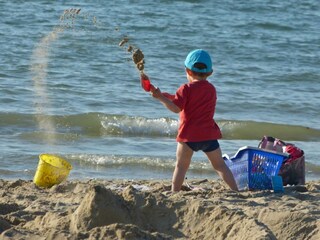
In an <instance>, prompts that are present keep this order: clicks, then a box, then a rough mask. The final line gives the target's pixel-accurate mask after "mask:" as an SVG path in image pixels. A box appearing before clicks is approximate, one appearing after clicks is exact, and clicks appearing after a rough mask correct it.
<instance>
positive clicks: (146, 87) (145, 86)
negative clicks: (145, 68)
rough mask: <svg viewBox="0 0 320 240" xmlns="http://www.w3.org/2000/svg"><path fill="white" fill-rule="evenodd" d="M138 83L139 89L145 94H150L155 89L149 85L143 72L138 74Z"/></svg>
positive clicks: (147, 78) (148, 80)
mask: <svg viewBox="0 0 320 240" xmlns="http://www.w3.org/2000/svg"><path fill="white" fill-rule="evenodd" d="M140 83H141V87H142V88H143V89H144V90H145V91H146V92H150V91H151V92H152V91H153V90H154V89H155V87H154V86H153V85H152V84H151V82H150V79H149V77H148V76H147V75H146V74H144V73H143V72H141V73H140Z"/></svg>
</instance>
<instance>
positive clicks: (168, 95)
mask: <svg viewBox="0 0 320 240" xmlns="http://www.w3.org/2000/svg"><path fill="white" fill-rule="evenodd" d="M162 95H163V96H165V97H166V98H168V99H170V100H171V101H172V100H173V99H174V95H173V94H170V93H167V92H163V93H162Z"/></svg>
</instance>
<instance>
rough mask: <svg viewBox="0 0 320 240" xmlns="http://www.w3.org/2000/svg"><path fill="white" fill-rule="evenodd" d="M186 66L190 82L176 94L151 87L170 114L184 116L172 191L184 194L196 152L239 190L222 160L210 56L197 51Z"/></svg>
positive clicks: (181, 117) (192, 53)
mask: <svg viewBox="0 0 320 240" xmlns="http://www.w3.org/2000/svg"><path fill="white" fill-rule="evenodd" d="M184 63H185V67H186V74H187V79H188V83H186V84H183V85H182V86H180V88H179V89H178V90H177V92H176V94H175V95H170V94H165V93H161V91H160V89H159V88H151V93H152V96H153V97H154V98H156V99H158V100H159V101H160V102H161V103H162V104H163V105H164V106H165V107H167V108H168V109H169V110H170V111H172V112H175V113H179V114H180V123H179V130H178V135H177V142H178V146H177V152H176V157H177V160H176V166H175V170H174V173H173V177H172V189H171V190H172V191H173V192H176V191H180V189H181V186H182V184H183V181H184V179H185V175H186V172H187V170H188V168H189V165H190V162H191V157H192V155H193V152H194V151H198V150H202V151H203V152H204V153H205V154H206V155H207V157H208V159H209V160H210V162H211V164H212V166H213V168H214V169H215V170H216V171H217V173H218V174H219V176H220V177H221V178H222V179H223V180H224V181H225V182H226V184H227V185H228V186H229V187H230V188H231V189H232V190H235V191H238V187H237V184H236V182H235V180H234V178H233V175H232V173H231V171H230V169H229V168H228V167H227V165H226V164H225V162H224V160H223V158H222V154H221V150H220V146H219V142H218V140H217V139H220V138H221V137H222V135H221V132H220V129H219V127H218V125H217V124H216V122H215V121H214V119H213V116H214V112H215V106H216V100H217V96H216V89H215V87H214V86H213V85H212V84H211V83H209V82H208V81H207V77H209V76H210V75H211V74H212V72H213V70H212V61H211V58H210V55H209V54H208V53H207V52H206V51H204V50H202V49H196V50H194V51H191V52H190V53H189V54H188V56H187V58H186V60H185V62H184ZM144 77H147V76H144Z"/></svg>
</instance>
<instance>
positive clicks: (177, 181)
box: [171, 142, 193, 192]
mask: <svg viewBox="0 0 320 240" xmlns="http://www.w3.org/2000/svg"><path fill="white" fill-rule="evenodd" d="M176 155H177V156H176V157H177V161H176V167H175V169H174V172H173V177H172V186H171V190H172V191H173V192H178V191H180V189H181V186H182V184H183V181H184V178H185V176H186V172H187V170H188V168H189V166H190V162H191V157H192V155H193V151H192V149H191V148H189V147H188V145H187V144H185V143H182V142H181V143H180V142H178V145H177V153H176Z"/></svg>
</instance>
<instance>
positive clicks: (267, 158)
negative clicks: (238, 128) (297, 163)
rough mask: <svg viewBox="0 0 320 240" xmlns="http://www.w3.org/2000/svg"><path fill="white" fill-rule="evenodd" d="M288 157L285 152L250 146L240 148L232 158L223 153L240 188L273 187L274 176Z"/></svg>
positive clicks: (262, 188)
mask: <svg viewBox="0 0 320 240" xmlns="http://www.w3.org/2000/svg"><path fill="white" fill-rule="evenodd" d="M288 157H289V155H288V154H285V153H278V152H274V151H270V150H265V149H261V148H256V147H248V146H245V147H242V148H240V149H239V150H238V152H237V153H236V154H235V155H234V156H233V157H232V158H229V156H228V155H226V154H224V155H223V158H224V160H225V162H226V164H227V165H228V167H229V168H230V170H231V172H232V174H233V176H234V178H235V181H236V183H237V185H238V188H239V190H242V189H245V188H249V189H250V190H255V189H258V190H266V189H273V187H272V177H273V176H277V175H278V173H279V170H280V167H281V164H282V162H283V161H284V160H285V159H287V158H288Z"/></svg>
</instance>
